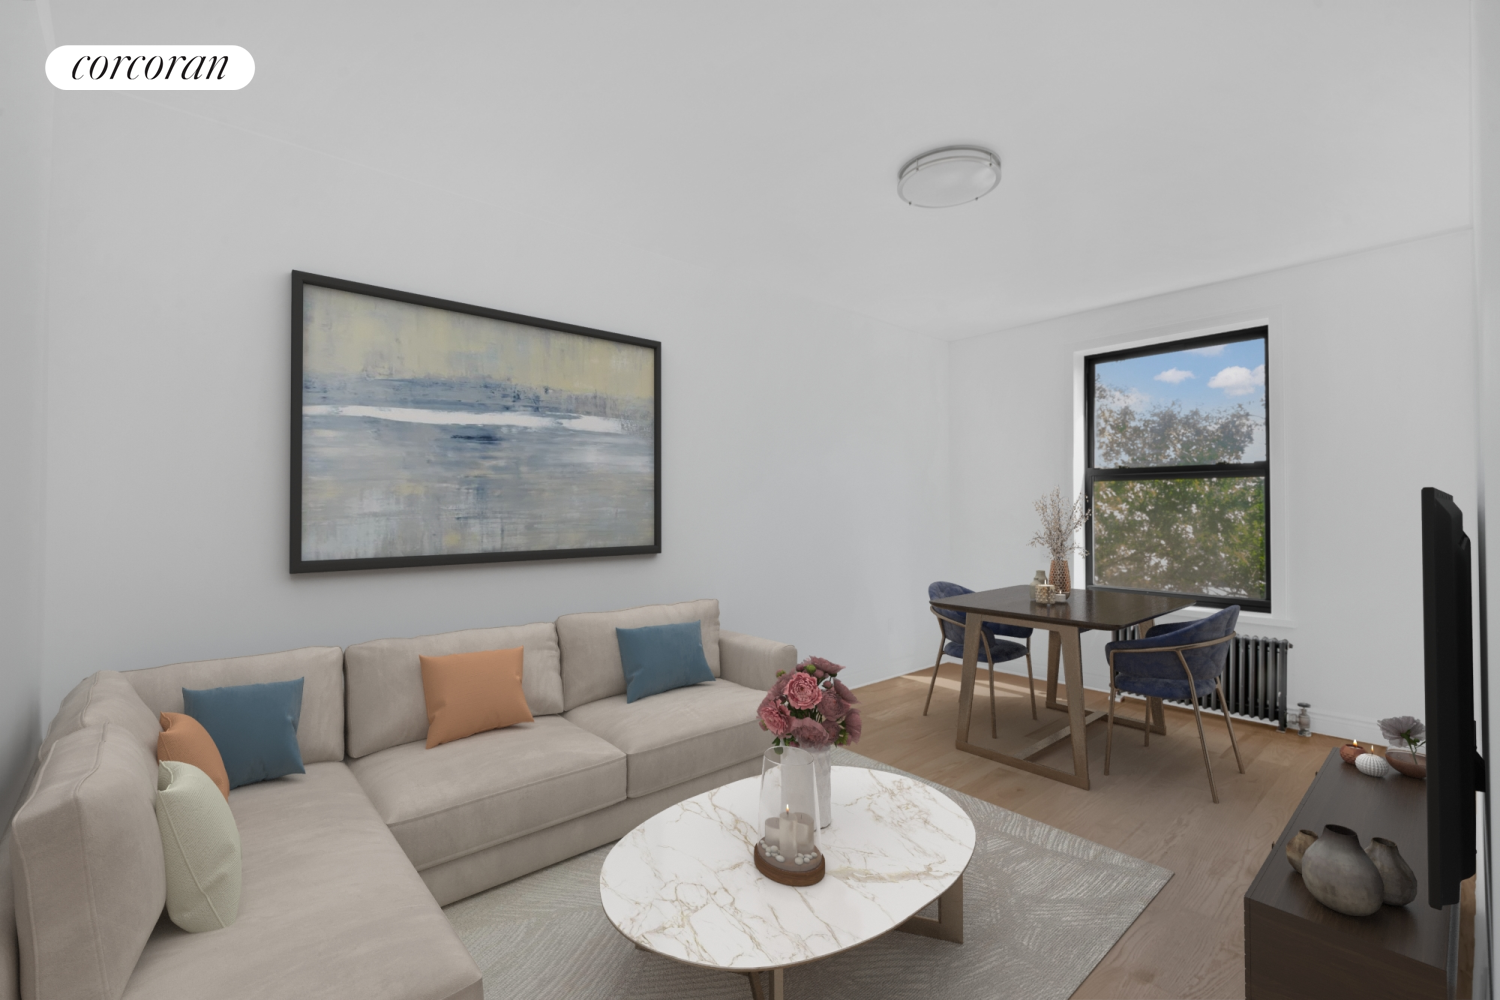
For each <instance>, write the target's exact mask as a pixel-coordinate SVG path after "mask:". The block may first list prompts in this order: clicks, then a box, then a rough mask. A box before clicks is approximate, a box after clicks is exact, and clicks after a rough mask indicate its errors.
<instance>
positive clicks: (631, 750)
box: [563, 680, 771, 799]
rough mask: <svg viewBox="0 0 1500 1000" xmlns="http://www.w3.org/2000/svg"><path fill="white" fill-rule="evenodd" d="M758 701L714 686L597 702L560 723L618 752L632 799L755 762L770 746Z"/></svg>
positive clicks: (751, 694) (746, 692)
mask: <svg viewBox="0 0 1500 1000" xmlns="http://www.w3.org/2000/svg"><path fill="white" fill-rule="evenodd" d="M764 697H765V695H764V693H762V692H760V691H752V690H750V689H749V688H744V687H740V686H739V685H738V684H734V683H731V682H730V681H726V680H717V681H713V682H711V683H708V684H695V685H693V686H692V687H685V688H678V689H677V690H675V691H667V692H664V693H662V694H658V695H653V696H651V697H650V698H642V699H641V700H640V701H636V702H627V701H626V700H625V696H624V695H623V694H620V695H615V696H614V697H612V698H602V699H600V700H599V701H593V702H589V703H588V704H587V705H581V706H579V707H578V708H575V709H573V710H572V711H571V712H568V713H567V714H565V715H564V716H563V718H564V719H567V720H568V721H569V722H571V723H573V724H574V725H576V726H578V727H579V728H580V729H586V730H588V731H589V732H591V733H593V734H594V735H596V736H599V737H602V738H603V739H605V740H608V741H609V743H610V744H612V745H613V746H616V747H619V748H620V749H621V750H623V751H625V762H626V770H627V773H628V778H627V782H626V792H627V794H628V795H629V796H630V797H631V798H632V799H634V798H639V797H640V796H642V795H649V794H650V793H652V792H654V791H657V790H659V789H662V788H668V787H670V786H672V785H676V784H680V783H681V782H684V781H691V780H692V779H694V778H697V777H700V776H702V775H705V774H708V773H710V772H712V771H718V770H720V769H722V768H726V767H730V766H732V765H734V764H738V763H740V762H742V761H746V760H750V759H752V758H755V757H759V756H760V755H761V754H762V753H764V752H765V750H766V748H767V747H769V746H770V745H771V734H770V733H768V732H766V731H765V730H763V729H761V728H760V722H759V720H758V719H757V717H756V714H755V710H756V709H757V708H759V707H760V702H761V699H762V698H764Z"/></svg>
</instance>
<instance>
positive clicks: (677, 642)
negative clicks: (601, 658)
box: [615, 622, 714, 701]
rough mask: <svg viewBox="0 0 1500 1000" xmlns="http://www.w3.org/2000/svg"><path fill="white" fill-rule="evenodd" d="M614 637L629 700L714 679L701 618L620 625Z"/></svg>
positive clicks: (626, 698)
mask: <svg viewBox="0 0 1500 1000" xmlns="http://www.w3.org/2000/svg"><path fill="white" fill-rule="evenodd" d="M615 638H616V639H617V640H618V641H619V643H620V665H621V666H622V667H623V668H624V670H625V700H626V701H640V700H641V699H642V698H649V697H651V696H652V695H653V694H661V693H662V692H663V691H671V690H672V689H673V688H680V687H687V686H688V685H689V684H702V683H703V682H705V681H711V680H713V679H714V674H713V671H712V670H710V669H708V659H707V658H706V657H704V655H703V629H702V627H701V626H700V624H699V623H698V622H678V623H677V624H676V625H646V626H643V627H641V628H617V629H615Z"/></svg>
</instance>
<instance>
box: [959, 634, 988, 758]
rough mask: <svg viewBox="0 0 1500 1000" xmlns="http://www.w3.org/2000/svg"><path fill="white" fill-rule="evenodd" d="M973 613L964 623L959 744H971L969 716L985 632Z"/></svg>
mask: <svg viewBox="0 0 1500 1000" xmlns="http://www.w3.org/2000/svg"><path fill="white" fill-rule="evenodd" d="M980 623H981V619H980V617H979V616H978V615H976V614H974V613H973V612H969V614H968V615H967V616H966V617H965V621H964V669H963V673H962V675H960V677H959V681H958V742H959V743H960V744H962V743H967V742H969V715H970V713H971V712H972V711H973V709H974V679H975V677H976V676H977V675H978V673H979V636H980V634H981V633H982V632H983V631H984V629H983V628H982V627H981V624H980Z"/></svg>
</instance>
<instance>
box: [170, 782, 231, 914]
mask: <svg viewBox="0 0 1500 1000" xmlns="http://www.w3.org/2000/svg"><path fill="white" fill-rule="evenodd" d="M156 823H157V826H159V827H160V828H161V853H162V856H163V859H164V860H165V862H166V866H167V916H168V917H170V918H171V920H172V923H174V924H176V925H177V926H178V927H181V928H182V929H183V930H185V931H194V932H198V931H216V930H219V929H220V928H223V927H228V926H229V925H230V924H232V923H234V918H235V916H236V915H238V913H239V911H240V884H241V882H240V832H239V830H238V829H236V828H235V825H234V811H233V810H231V809H230V808H229V802H228V801H227V799H226V798H225V796H224V795H222V794H221V793H220V792H219V787H218V786H217V785H215V784H214V780H213V779H212V778H210V777H209V776H208V775H206V774H204V773H203V772H202V771H201V770H200V769H198V768H196V767H194V766H193V765H192V764H186V763H183V762H182V761H180V760H164V761H162V762H161V763H160V764H158V765H157V768H156Z"/></svg>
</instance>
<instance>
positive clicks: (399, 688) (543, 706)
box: [344, 622, 563, 757]
mask: <svg viewBox="0 0 1500 1000" xmlns="http://www.w3.org/2000/svg"><path fill="white" fill-rule="evenodd" d="M515 646H522V647H524V648H525V650H526V652H525V654H524V666H523V670H522V674H521V690H522V691H523V692H524V693H525V695H526V704H527V706H528V707H529V708H530V710H531V714H532V715H535V716H542V715H558V714H560V713H561V712H562V710H563V693H562V676H561V674H560V673H559V666H558V650H557V629H556V628H555V627H554V626H553V624H552V623H551V622H542V623H540V624H536V625H511V626H508V627H506V628H473V629H466V630H464V631H462V632H443V633H440V634H438V635H419V636H417V637H416V638H414V639H376V640H374V641H373V642H362V643H359V644H358V645H356V646H350V647H349V648H348V649H346V650H344V664H345V671H346V673H347V675H348V680H347V683H348V686H349V756H350V757H363V756H364V755H365V754H370V753H374V752H375V751H377V750H385V749H386V748H388V747H395V746H401V745H402V744H404V743H411V742H414V741H416V740H426V739H427V702H426V700H425V699H424V698H423V695H422V662H421V659H420V658H421V657H422V656H424V655H425V656H448V655H450V654H453V653H478V652H483V651H484V650H487V649H510V648H512V647H515Z"/></svg>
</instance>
